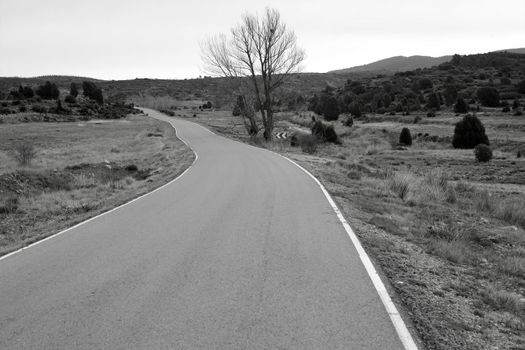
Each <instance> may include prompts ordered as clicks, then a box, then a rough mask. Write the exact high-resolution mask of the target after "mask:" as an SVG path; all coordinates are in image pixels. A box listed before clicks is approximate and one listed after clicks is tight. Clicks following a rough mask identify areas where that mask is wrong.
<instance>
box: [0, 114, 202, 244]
mask: <svg viewBox="0 0 525 350" xmlns="http://www.w3.org/2000/svg"><path fill="white" fill-rule="evenodd" d="M27 140H31V142H32V143H33V144H34V145H35V147H36V148H37V149H38V150H39V152H38V157H37V158H36V159H35V160H34V162H33V163H32V164H31V166H28V167H24V170H23V171H24V173H20V172H19V171H18V168H19V166H18V164H17V163H16V162H15V161H14V159H12V158H9V157H8V156H7V155H8V152H9V150H10V149H11V148H12V145H13V144H17V143H20V142H25V143H27V142H28V141H27ZM193 157H194V155H193V152H191V150H190V149H189V148H187V147H186V146H185V145H184V144H183V143H182V142H181V141H180V140H178V139H177V138H176V137H175V132H174V130H173V128H172V127H171V126H169V125H168V124H167V123H164V122H160V121H157V120H155V119H152V118H149V117H145V116H136V115H135V116H131V117H128V119H126V120H112V121H104V122H102V121H101V122H98V121H96V122H91V123H76V122H73V123H26V124H23V125H21V124H2V125H0V158H2V159H5V160H6V162H2V163H0V198H1V200H0V254H4V253H7V252H9V251H11V250H13V249H17V248H19V247H20V246H23V245H25V244H28V243H31V242H33V241H35V240H38V239H40V238H43V237H45V236H47V235H49V234H51V233H53V232H56V231H57V230H59V229H61V228H64V227H67V226H69V225H71V224H72V223H74V222H78V221H80V220H83V219H86V218H88V217H90V216H93V215H96V214H99V213H101V212H103V211H106V210H108V209H110V208H112V207H114V206H116V205H119V204H122V203H124V202H126V201H128V200H130V199H132V198H134V197H136V196H138V195H140V194H143V193H145V192H149V191H150V190H152V189H153V188H155V187H158V186H160V185H162V184H163V183H165V182H167V181H169V180H171V179H173V178H174V177H175V176H177V175H178V174H180V173H181V172H182V171H183V170H184V169H185V168H186V167H188V166H189V165H190V164H191V162H192V160H193ZM127 169H129V170H127ZM21 176H22V177H21ZM11 178H13V179H15V180H9V179H11ZM21 179H23V180H21ZM146 179H147V180H146ZM13 181H14V182H13ZM20 181H29V182H27V183H25V182H24V186H22V187H20V189H19V190H17V191H16V192H12V188H13V184H16V183H20Z"/></svg>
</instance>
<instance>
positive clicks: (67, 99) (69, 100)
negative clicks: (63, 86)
mask: <svg viewBox="0 0 525 350" xmlns="http://www.w3.org/2000/svg"><path fill="white" fill-rule="evenodd" d="M64 102H66V103H71V104H72V103H76V102H77V99H76V98H75V96H73V95H67V96H66V97H65V98H64Z"/></svg>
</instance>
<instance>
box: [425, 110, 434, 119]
mask: <svg viewBox="0 0 525 350" xmlns="http://www.w3.org/2000/svg"><path fill="white" fill-rule="evenodd" d="M435 116H436V112H435V111H434V110H431V111H428V112H427V118H434V117H435Z"/></svg>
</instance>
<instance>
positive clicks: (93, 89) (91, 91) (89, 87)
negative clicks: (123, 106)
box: [82, 81, 104, 104]
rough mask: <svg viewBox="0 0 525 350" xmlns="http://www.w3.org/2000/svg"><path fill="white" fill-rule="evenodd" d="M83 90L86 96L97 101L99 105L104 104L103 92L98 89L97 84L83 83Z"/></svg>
mask: <svg viewBox="0 0 525 350" xmlns="http://www.w3.org/2000/svg"><path fill="white" fill-rule="evenodd" d="M82 90H84V96H86V97H87V98H89V99H91V100H94V101H96V102H97V103H98V104H102V103H104V96H102V90H101V89H100V88H98V87H97V86H96V85H95V83H93V82H90V81H84V82H82Z"/></svg>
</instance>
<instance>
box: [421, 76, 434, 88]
mask: <svg viewBox="0 0 525 350" xmlns="http://www.w3.org/2000/svg"><path fill="white" fill-rule="evenodd" d="M418 85H419V89H420V90H428V89H432V87H433V86H434V84H433V83H432V80H430V79H428V78H422V79H420V80H419V82H418Z"/></svg>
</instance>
